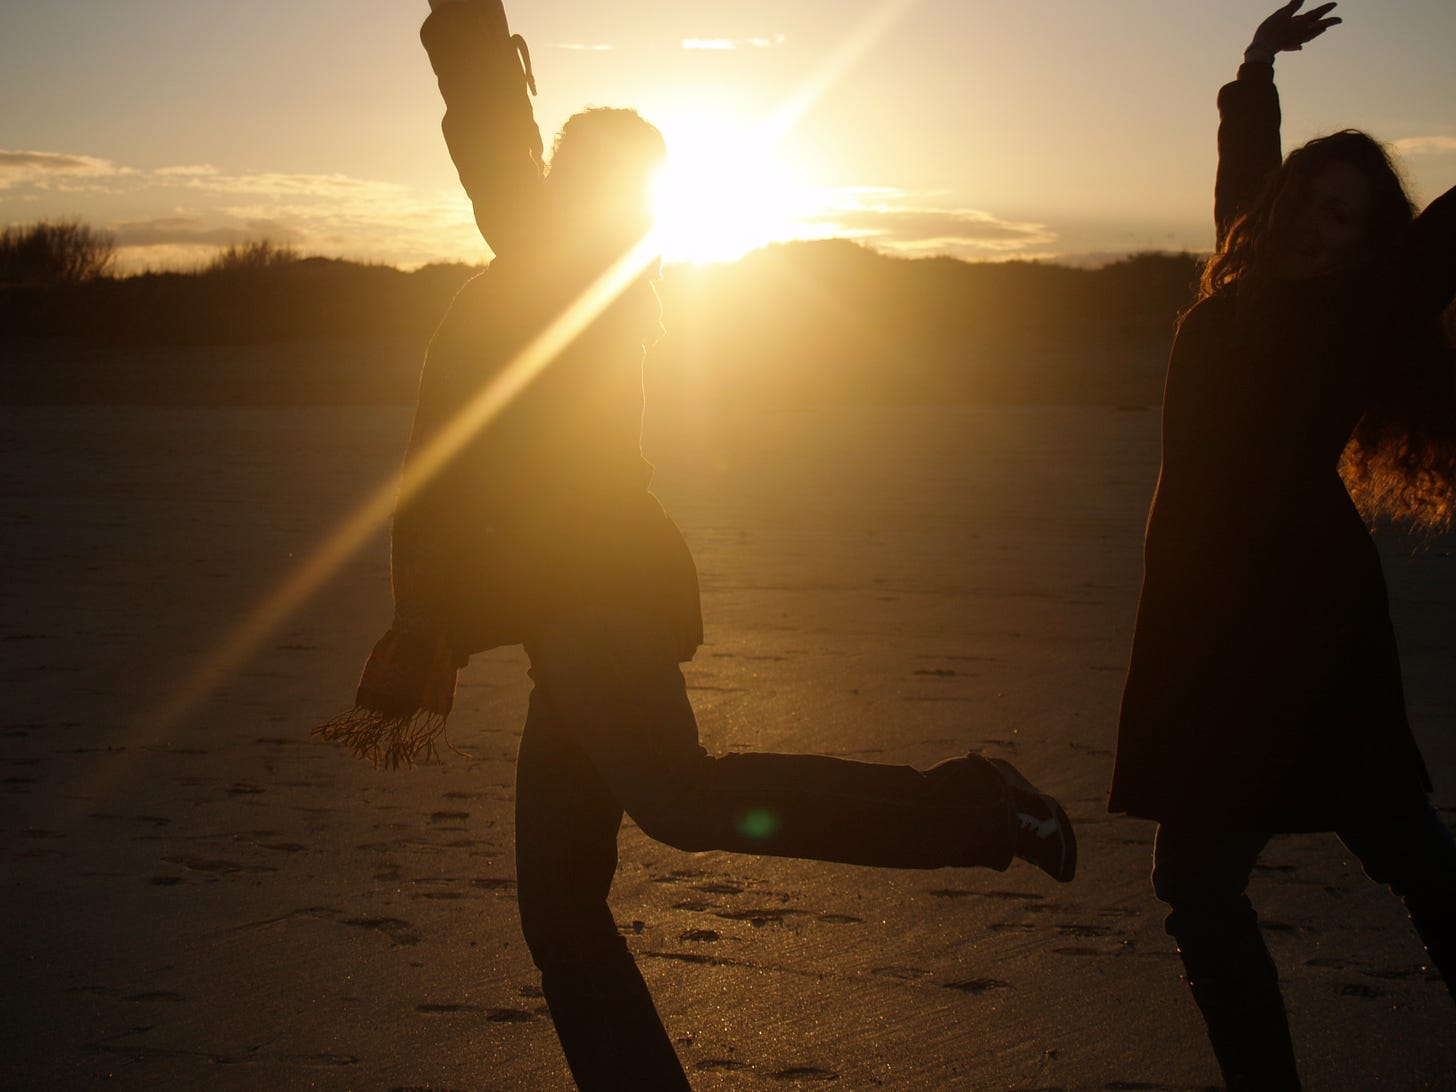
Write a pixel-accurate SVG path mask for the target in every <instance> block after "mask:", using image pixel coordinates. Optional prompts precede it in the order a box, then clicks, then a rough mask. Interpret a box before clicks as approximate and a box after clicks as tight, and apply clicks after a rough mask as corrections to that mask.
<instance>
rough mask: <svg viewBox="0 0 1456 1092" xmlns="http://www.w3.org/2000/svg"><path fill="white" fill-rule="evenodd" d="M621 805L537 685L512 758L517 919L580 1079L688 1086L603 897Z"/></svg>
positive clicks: (590, 1086) (605, 1086) (613, 864)
mask: <svg viewBox="0 0 1456 1092" xmlns="http://www.w3.org/2000/svg"><path fill="white" fill-rule="evenodd" d="M621 822H622V808H621V806H620V805H619V804H618V803H617V801H616V799H615V798H614V797H613V796H612V794H611V792H610V791H608V789H607V787H606V784H605V783H604V782H603V781H602V779H601V778H600V777H599V776H598V775H597V772H596V771H595V770H594V769H593V768H592V765H591V762H590V761H589V760H588V759H587V757H586V755H585V754H584V753H583V752H582V750H581V748H579V747H578V746H577V745H576V744H575V743H573V742H572V741H571V740H570V739H569V738H568V737H567V736H565V735H563V734H562V733H561V732H560V731H559V729H558V726H557V725H556V724H554V723H552V721H551V718H550V716H549V715H548V714H547V712H546V710H545V703H544V701H543V700H542V698H541V696H540V695H539V693H537V694H533V695H532V698H531V712H530V715H529V716H528V717H527V720H526V728H525V731H524V732H523V733H522V736H521V749H520V756H519V758H518V759H517V764H516V885H517V892H518V895H519V898H520V907H521V927H522V930H523V931H524V933H525V936H526V943H527V945H528V946H529V947H530V949H531V957H532V959H534V960H535V962H536V966H537V967H538V968H539V969H540V971H541V990H542V992H543V993H544V994H545V995H546V1003H547V1005H549V1006H550V1008H551V1018H552V1020H553V1021H554V1022H555V1024H556V1033H557V1036H558V1037H559V1038H560V1040H561V1047H562V1050H563V1052H564V1053H565V1054H566V1061H567V1065H569V1066H570V1067H571V1074H572V1076H573V1078H575V1080H576V1083H577V1085H578V1087H580V1088H582V1089H584V1090H586V1092H596V1090H612V1092H615V1090H618V1089H620V1090H622V1092H629V1090H640V1089H648V1088H651V1089H663V1090H665V1092H671V1090H673V1089H687V1088H688V1087H689V1085H688V1081H687V1078H686V1076H684V1074H683V1070H682V1066H681V1064H680V1063H679V1062H678V1059H677V1053H676V1052H675V1051H674V1050H673V1046H672V1043H671V1042H670V1041H669V1039H668V1037H667V1032H666V1031H665V1030H664V1029H663V1026H662V1021H661V1020H660V1019H659V1018H658V1015H657V1009H656V1007H655V1006H654V1005H653V1003H652V997H651V996H650V995H649V994H648V992H647V985H646V983H644V982H643V981H642V975H641V974H640V973H639V971H638V970H637V964H636V962H635V961H634V960H633V959H632V954H631V952H629V951H628V950H627V943H626V941H625V940H624V939H623V938H622V936H621V935H620V934H619V933H618V932H617V926H616V922H615V921H614V919H613V918H612V912H611V910H610V908H609V907H608V905H607V893H608V891H609V890H610V889H611V886H612V875H613V873H614V872H616V869H617V828H618V827H619V826H620V825H621Z"/></svg>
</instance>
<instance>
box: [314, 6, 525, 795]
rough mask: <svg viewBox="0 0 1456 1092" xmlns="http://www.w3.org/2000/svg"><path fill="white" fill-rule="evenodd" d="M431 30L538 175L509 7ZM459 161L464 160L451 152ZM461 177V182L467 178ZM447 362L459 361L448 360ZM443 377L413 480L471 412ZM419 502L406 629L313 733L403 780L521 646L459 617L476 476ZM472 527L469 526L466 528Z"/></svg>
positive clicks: (418, 439)
mask: <svg viewBox="0 0 1456 1092" xmlns="http://www.w3.org/2000/svg"><path fill="white" fill-rule="evenodd" d="M431 7H432V9H435V8H437V10H433V11H432V13H431V15H430V17H429V18H428V19H427V20H426V22H425V25H424V27H423V28H422V29H421V38H422V40H423V41H424V42H425V45H426V48H427V49H428V50H429V51H430V56H431V62H432V64H434V65H435V69H436V74H437V76H438V77H439V79H440V90H441V92H442V94H444V96H445V98H446V102H447V106H448V104H449V103H450V101H451V99H452V98H455V99H457V100H464V101H466V102H467V103H470V104H472V106H473V108H474V110H475V113H472V114H471V115H470V116H476V114H478V115H479V116H481V117H484V118H486V119H488V121H489V125H490V132H483V133H481V134H479V139H480V140H482V141H483V142H484V144H485V146H487V147H491V148H494V147H495V146H496V145H497V144H501V145H503V146H505V147H510V148H519V149H520V153H521V155H522V156H528V157H529V158H530V160H531V161H533V162H535V163H537V164H539V163H540V160H541V152H542V145H541V135H540V132H539V131H538V130H537V128H536V122H535V119H534V117H533V115H532V110H531V102H530V98H529V96H528V94H527V91H528V90H529V92H530V94H532V95H534V94H535V93H536V81H535V77H534V75H533V73H532V71H531V57H530V53H529V52H528V50H527V48H526V42H525V40H524V39H523V38H522V37H521V36H520V35H519V34H516V35H512V34H511V33H510V30H509V29H508V27H507V25H506V16H505V10H504V8H503V6H502V5H501V3H500V0H481V2H477V3H471V4H442V5H438V7H437V5H434V4H432V5H431ZM451 152H452V155H455V154H456V153H457V149H456V148H454V147H452V148H451ZM457 166H460V167H461V169H462V179H463V178H464V174H465V167H464V165H463V164H461V163H459V162H458V159H457ZM446 355H448V354H446ZM435 370H438V371H440V372H442V373H443V374H439V375H437V374H432V368H431V366H430V364H429V363H428V358H427V364H426V369H425V372H424V374H423V375H422V377H421V383H420V400H419V405H418V407H417V408H416V412H415V423H414V428H413V430H412V432H411V436H410V445H409V450H408V451H407V452H406V454H405V467H406V476H408V469H409V467H410V464H411V459H412V457H413V456H414V455H415V454H416V452H417V451H418V450H420V449H421V448H422V447H424V445H425V444H426V443H427V442H428V440H429V438H430V437H431V436H432V435H433V434H434V433H435V432H436V431H437V430H438V429H439V428H440V427H441V426H442V424H443V423H444V422H445V421H448V420H449V418H450V415H451V414H452V413H454V412H456V411H457V410H458V409H459V407H460V404H461V401H462V393H461V390H460V386H459V383H460V381H461V380H463V379H464V378H465V377H461V376H455V377H451V376H450V375H449V374H448V371H449V368H448V362H447V364H446V365H443V366H441V365H437V366H436V369H435ZM438 477H439V478H440V479H442V480H439V481H436V482H433V483H430V484H429V485H428V486H427V487H426V488H424V489H422V490H421V495H420V496H418V497H412V498H408V499H407V500H406V501H405V502H404V503H402V504H401V505H400V510H399V511H397V512H396V513H395V519H394V526H393V535H392V543H391V559H390V562H391V564H390V567H391V576H392V581H393V591H394V603H395V617H394V622H393V624H392V625H391V626H390V628H389V630H388V632H386V633H385V634H384V636H383V637H381V638H380V639H379V640H378V641H377V642H376V643H375V645H374V648H373V650H372V651H371V652H370V654H369V659H368V660H367V661H366V663H365V664H364V670H363V673H362V675H361V676H360V679H359V687H358V690H357V692H356V693H355V695H354V706H353V708H352V709H349V710H348V711H346V712H344V713H340V714H339V715H338V716H335V717H332V718H330V719H329V720H327V721H325V722H324V723H323V724H320V725H319V726H318V727H316V728H314V729H313V734H314V735H316V736H319V737H321V738H323V739H326V740H329V741H332V742H336V743H342V744H344V745H345V746H347V747H351V748H352V749H353V751H354V754H355V756H356V757H358V758H365V759H368V760H369V761H370V762H371V763H373V764H374V766H376V767H379V766H384V767H385V768H386V769H398V768H399V767H401V766H412V765H414V763H415V762H416V761H420V760H427V759H434V758H437V757H438V755H439V749H438V744H439V743H441V742H443V743H444V744H445V746H446V747H449V748H450V750H452V751H455V753H456V754H464V752H463V751H459V750H457V749H456V748H455V747H453V746H451V745H450V741H449V739H448V738H447V737H446V735H445V721H446V718H447V717H448V716H449V715H450V709H451V707H452V706H453V705H454V701H455V684H456V679H457V676H458V674H459V669H460V668H461V667H463V666H464V665H465V663H466V661H467V660H468V658H469V653H470V652H471V651H479V650H480V649H483V648H488V647H492V646H493V645H496V644H509V643H514V642H516V641H518V640H519V639H520V638H519V636H518V635H516V634H515V633H514V632H513V631H512V630H511V629H510V628H508V627H507V628H505V629H501V628H500V627H496V628H495V629H494V630H491V631H490V632H489V634H488V635H485V636H482V634H481V633H480V631H479V626H477V627H476V632H473V633H469V635H468V636H466V635H464V634H465V633H466V632H468V628H469V627H465V628H464V629H462V626H461V624H460V616H461V615H462V613H468V612H469V610H468V605H467V603H468V601H469V600H470V598H471V597H470V596H469V595H465V594H462V593H464V591H465V589H464V586H463V585H464V583H465V580H464V578H463V576H462V572H461V569H460V562H461V561H462V559H465V558H474V559H476V560H478V557H479V551H478V550H477V549H474V548H473V547H474V546H475V545H476V544H473V543H472V544H466V543H463V542H462V541H461V538H460V527H461V525H462V519H461V516H462V513H463V512H468V511H469V509H470V507H471V501H470V498H469V496H468V495H467V494H468V486H469V476H468V475H463V476H462V475H460V474H451V473H444V474H441V475H438ZM466 522H468V521H466Z"/></svg>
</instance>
